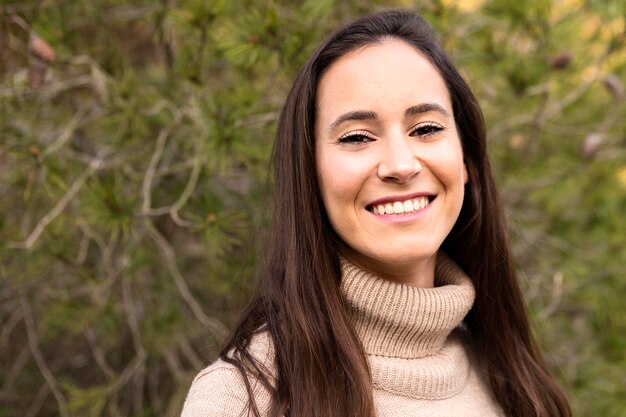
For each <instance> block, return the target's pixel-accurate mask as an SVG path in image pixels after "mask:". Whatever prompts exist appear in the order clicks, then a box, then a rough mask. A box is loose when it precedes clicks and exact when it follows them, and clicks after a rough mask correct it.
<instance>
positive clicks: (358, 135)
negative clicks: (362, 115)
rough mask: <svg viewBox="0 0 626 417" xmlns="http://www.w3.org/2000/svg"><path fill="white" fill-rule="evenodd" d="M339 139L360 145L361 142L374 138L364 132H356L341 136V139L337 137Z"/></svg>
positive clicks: (342, 141)
mask: <svg viewBox="0 0 626 417" xmlns="http://www.w3.org/2000/svg"><path fill="white" fill-rule="evenodd" d="M337 141H338V142H339V143H346V144H352V145H358V144H360V143H366V142H371V141H372V138H370V137H369V136H368V135H367V134H366V133H364V132H354V133H348V134H346V135H343V136H341V137H340V138H339V139H337Z"/></svg>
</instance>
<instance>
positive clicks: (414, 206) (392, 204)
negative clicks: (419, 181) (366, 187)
mask: <svg viewBox="0 0 626 417" xmlns="http://www.w3.org/2000/svg"><path fill="white" fill-rule="evenodd" d="M434 198H435V196H431V195H420V196H416V197H411V198H407V197H400V198H397V199H385V200H378V201H376V202H374V203H372V204H370V205H368V206H367V210H369V211H371V212H372V213H374V214H378V215H399V214H408V213H414V212H416V211H419V210H422V209H424V207H426V206H428V204H430V203H431V202H432V200H434Z"/></svg>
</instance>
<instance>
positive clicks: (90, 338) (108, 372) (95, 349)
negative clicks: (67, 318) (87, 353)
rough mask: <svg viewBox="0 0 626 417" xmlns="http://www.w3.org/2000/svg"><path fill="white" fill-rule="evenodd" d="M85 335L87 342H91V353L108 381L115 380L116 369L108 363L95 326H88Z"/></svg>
mask: <svg viewBox="0 0 626 417" xmlns="http://www.w3.org/2000/svg"><path fill="white" fill-rule="evenodd" d="M84 335H85V339H87V342H88V343H89V347H90V348H91V354H92V355H93V357H94V359H95V361H96V364H97V365H98V367H99V368H100V369H101V370H102V372H103V373H104V375H105V376H106V378H107V381H109V382H111V381H113V380H115V377H116V375H115V371H114V370H113V368H111V367H110V366H109V364H108V363H107V360H106V357H105V354H104V351H103V350H102V346H100V344H99V343H98V340H97V338H96V333H95V331H94V330H93V328H91V327H87V329H86V330H85V331H84Z"/></svg>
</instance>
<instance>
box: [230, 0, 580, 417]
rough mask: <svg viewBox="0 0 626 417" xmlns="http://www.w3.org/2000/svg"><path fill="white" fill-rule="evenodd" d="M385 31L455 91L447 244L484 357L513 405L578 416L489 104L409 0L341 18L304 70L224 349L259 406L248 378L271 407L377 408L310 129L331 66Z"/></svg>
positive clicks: (322, 411)
mask: <svg viewBox="0 0 626 417" xmlns="http://www.w3.org/2000/svg"><path fill="white" fill-rule="evenodd" d="M389 37H393V38H397V39H400V40H403V41H405V42H407V43H408V44H410V45H412V46H414V47H415V48H416V49H417V50H419V51H420V52H421V53H422V54H424V56H426V57H427V58H428V59H429V61H430V62H431V63H432V64H433V66H434V67H435V68H436V69H437V70H438V71H439V73H440V74H441V75H442V77H443V78H444V80H445V82H446V84H447V87H448V90H449V92H450V96H451V100H452V106H453V111H454V116H455V121H456V124H457V127H458V131H459V134H460V137H461V141H462V145H463V152H464V158H465V163H466V166H467V169H468V172H469V182H468V185H467V189H466V195H465V200H464V203H463V208H462V210H461V214H460V216H459V218H458V220H457V222H456V224H455V226H454V228H453V229H452V231H451V233H450V234H449V236H448V237H447V238H446V240H445V241H444V243H443V248H442V249H443V250H444V251H446V252H447V253H448V254H449V255H450V256H451V257H452V258H454V259H455V260H456V261H457V263H458V264H459V266H460V267H461V268H463V269H464V270H465V271H466V272H467V274H468V275H469V276H470V277H471V278H472V280H473V283H474V286H475V288H476V294H477V297H476V302H475V303H474V306H473V308H472V309H471V311H470V313H469V314H468V316H467V317H466V319H465V322H466V325H467V328H468V329H469V332H470V334H471V339H472V340H473V343H474V346H473V348H474V350H475V351H476V354H477V358H478V360H479V364H480V365H479V366H480V367H481V369H482V370H483V371H484V373H485V375H487V377H488V379H489V383H490V386H491V389H492V391H493V393H494V395H495V398H496V399H497V401H498V402H499V404H500V405H501V406H502V408H503V409H504V412H505V413H506V415H508V416H513V417H531V416H532V417H555V416H557V417H558V416H562V417H565V416H570V415H571V412H570V409H569V406H568V403H567V400H566V399H565V397H564V395H563V393H562V392H561V391H560V389H559V387H558V386H557V384H556V383H555V381H554V379H553V377H552V376H551V375H550V374H549V372H548V371H547V370H546V367H545V365H544V363H543V360H542V358H541V355H540V353H539V351H538V349H537V346H536V344H535V341H534V340H533V337H532V334H531V331H530V324H529V319H528V313H527V311H526V308H525V304H524V301H523V297H522V293H521V290H520V288H519V285H518V282H517V279H516V277H515V272H514V268H513V261H512V256H511V251H510V243H509V239H508V234H507V226H506V222H505V219H504V214H503V210H502V207H501V205H500V197H499V195H498V192H497V190H496V186H495V181H494V178H493V173H492V171H491V167H490V164H489V160H488V157H487V154H486V132H485V124H484V120H483V116H482V112H481V109H480V107H479V105H478V102H477V101H476V98H475V97H474V95H473V93H472V92H471V90H470V88H469V86H468V85H467V83H466V82H465V81H464V80H463V78H462V77H461V75H460V74H459V72H458V70H457V69H456V68H455V66H454V64H453V62H452V60H451V59H450V57H449V56H448V54H447V53H446V52H445V51H444V50H443V48H442V47H441V46H440V45H439V44H438V43H437V41H436V39H435V34H434V32H433V30H432V28H431V27H430V26H429V25H428V23H426V22H425V21H424V20H423V19H422V18H421V17H419V16H416V15H415V14H413V13H411V12H408V11H404V10H390V11H383V12H379V13H375V14H372V15H368V16H365V17H363V18H361V19H358V20H356V21H354V22H352V23H350V24H348V25H346V26H344V27H343V28H341V29H339V30H338V31H337V32H335V33H334V34H332V35H331V36H330V37H329V38H328V39H326V40H325V41H324V42H323V43H322V44H321V46H320V47H319V48H318V49H317V50H316V52H314V53H313V55H312V56H311V57H310V58H309V60H308V61H307V63H306V64H305V65H304V66H303V68H302V69H301V70H300V72H299V73H298V75H297V77H296V80H295V82H294V84H293V87H292V89H291V91H290V92H289V95H288V97H287V100H286V103H285V105H284V107H283V110H282V113H281V116H280V120H279V125H278V132H277V137H276V143H275V148H274V154H273V168H274V181H275V182H274V206H273V224H272V228H271V231H270V236H269V239H268V246H267V249H266V253H265V259H264V262H263V263H262V265H261V266H260V272H259V285H258V290H257V293H256V295H255V296H254V297H253V298H252V301H251V302H250V304H249V306H248V308H247V310H246V311H245V312H244V314H243V317H242V318H241V320H240V322H239V324H238V325H237V326H236V328H235V330H234V332H233V334H232V336H231V338H230V340H228V342H227V343H226V345H225V347H224V349H223V351H222V352H221V357H222V359H223V360H225V361H227V362H229V363H231V364H233V365H235V366H236V367H237V368H238V369H239V370H240V371H241V373H242V375H243V377H244V381H245V382H246V386H247V389H248V394H249V396H250V411H251V413H252V414H254V415H256V416H260V413H259V410H258V408H257V405H256V402H255V400H254V396H253V391H252V388H251V386H252V385H251V380H252V379H254V380H258V381H260V382H261V383H262V384H263V385H264V386H265V387H266V388H267V389H268V390H269V391H270V392H271V395H272V400H271V405H270V410H269V415H270V416H274V417H278V416H281V415H286V416H298V417H314V416H315V417H318V416H325V417H348V416H350V417H373V416H374V415H375V411H374V404H373V397H372V386H371V378H370V375H369V369H368V366H367V362H366V356H365V353H364V351H363V348H362V346H361V343H360V341H359V339H358V337H357V335H356V333H355V331H354V329H353V327H352V324H351V322H350V318H349V315H348V313H347V310H346V307H345V305H344V303H343V300H342V298H341V295H340V292H339V281H340V279H341V276H340V268H339V259H338V256H339V255H338V253H339V252H338V249H337V246H338V245H337V242H338V237H337V235H336V233H335V232H334V230H333V229H332V227H331V226H330V223H329V221H328V218H327V215H326V212H325V209H324V205H323V203H322V201H321V197H320V190H319V184H318V179H317V176H316V167H315V138H314V133H313V132H314V124H315V115H316V94H317V86H318V83H319V80H320V78H321V77H322V75H323V74H324V71H325V70H326V69H327V68H328V67H329V66H330V65H332V63H333V62H335V61H336V60H337V59H338V58H340V57H342V56H343V55H345V54H346V53H348V52H351V51H353V50H355V49H357V48H360V47H363V46H367V45H371V44H375V43H377V42H380V41H381V40H382V39H384V38H389ZM259 332H267V333H268V334H269V336H270V337H271V340H272V342H273V345H274V348H275V358H274V361H275V370H274V373H273V376H270V375H269V374H268V370H267V369H266V368H265V367H263V366H262V364H260V363H259V362H258V361H257V360H256V359H255V358H254V357H253V356H252V355H251V354H250V353H249V352H248V347H249V345H250V342H251V339H252V337H253V336H254V335H255V334H257V333H259Z"/></svg>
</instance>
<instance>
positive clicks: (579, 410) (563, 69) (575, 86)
mask: <svg viewBox="0 0 626 417" xmlns="http://www.w3.org/2000/svg"><path fill="white" fill-rule="evenodd" d="M390 6H402V7H408V8H410V9H412V10H414V11H416V12H418V13H421V14H423V15H424V16H425V17H426V19H427V20H429V21H430V22H431V23H432V24H433V25H434V26H435V27H436V28H437V30H438V31H439V33H440V36H441V41H442V42H443V44H444V45H445V47H446V48H447V49H448V50H449V51H450V52H451V53H452V55H453V56H454V57H455V58H456V59H457V61H458V63H459V64H460V66H461V67H462V68H463V70H464V72H465V74H466V76H467V77H468V79H469V80H470V82H471V84H472V86H473V88H474V89H475V91H476V93H477V94H478V96H479V99H480V101H481V103H482V105H483V108H484V111H485V115H486V118H487V121H488V126H489V146H490V150H491V153H492V158H493V163H494V166H495V169H496V173H497V176H498V180H499V182H500V184H501V187H502V191H503V193H504V197H505V201H506V205H507V210H508V214H509V218H510V223H511V233H512V237H513V241H514V250H515V254H516V259H517V262H518V267H519V271H520V277H521V279H522V283H523V286H524V289H525V292H526V295H527V299H528V302H529V305H530V307H531V311H532V314H533V319H534V322H535V325H536V330H537V333H538V337H539V340H540V341H541V344H542V346H543V348H544V349H545V351H546V353H547V357H548V359H549V362H550V363H551V366H552V367H553V369H554V371H555V373H556V374H557V375H558V378H559V380H560V381H561V383H562V384H563V385H564V387H565V388H566V390H567V392H568V393H569V396H570V398H571V400H572V404H573V408H574V411H575V414H576V415H582V416H607V417H621V416H626V405H625V403H624V398H626V356H625V355H624V352H625V351H626V314H624V305H623V298H624V296H625V295H626V275H625V274H624V272H623V271H624V267H623V263H624V261H626V221H624V215H625V214H626V129H625V128H626V121H625V120H626V117H625V116H626V108H625V101H626V92H625V89H624V80H626V42H625V41H626V19H625V16H626V1H624V0H614V1H611V2H607V1H601V0H563V1H550V0H533V1H524V2H518V1H514V0H493V1H481V0H465V1H452V0H448V1H443V0H422V1H416V2H412V1H408V0H404V1H399V0H398V1H391V0H389V1H371V0H359V1H357V0H347V1H337V0H305V1H293V0H282V1H279V0H272V1H264V2H259V1H252V0H230V1H227V0H215V1H208V0H159V1H156V0H154V1H147V0H124V1H122V0H94V1H92V0H89V1H86V0H78V1H71V2H67V1H61V0H47V1H31V0H22V1H17V0H13V1H11V0H3V1H2V3H1V6H0V104H1V107H0V126H1V128H2V130H1V137H0V195H1V196H2V198H1V200H0V245H1V246H0V247H1V249H0V250H1V252H0V260H1V265H0V274H1V275H0V276H1V278H2V279H1V281H0V323H1V325H2V327H1V328H0V417H10V416H11V417H12V416H26V417H28V416H54V415H61V416H135V417H139V416H141V417H148V416H176V415H177V414H178V413H179V411H180V408H181V406H182V401H183V400H184V396H185V394H186V391H187V389H188V386H189V383H190V381H191V378H192V377H193V375H194V374H195V373H196V372H197V371H198V370H199V369H200V368H201V367H203V366H204V365H206V364H207V363H208V362H210V361H211V360H212V359H214V358H215V354H216V351H217V348H218V346H219V342H220V340H221V339H222V338H223V336H224V335H225V333H226V329H227V328H228V326H229V325H231V324H232V322H233V320H234V319H235V317H236V315H237V311H239V309H240V308H241V306H242V304H243V303H244V302H245V298H246V297H245V295H246V293H247V292H248V291H249V289H250V286H251V282H252V278H253V276H254V269H255V268H254V265H255V263H256V261H257V257H258V253H259V252H261V251H262V247H260V245H261V244H262V238H260V236H262V235H263V231H264V230H265V229H266V226H267V219H268V213H269V211H270V210H271V208H269V207H267V204H268V200H267V198H266V196H267V194H268V187H269V185H268V157H269V154H270V151H271V146H272V140H273V134H274V131H275V126H276V119H277V113H278V111H279V109H280V106H281V103H282V102H283V100H284V97H285V95H286V92H287V89H288V87H289V85H290V82H291V80H292V79H293V77H294V74H295V72H296V71H297V69H298V67H299V66H300V65H301V64H302V63H303V61H304V60H305V59H306V57H307V56H308V54H309V53H310V52H311V51H312V49H313V48H314V47H315V45H316V44H317V43H318V42H319V41H320V40H321V39H322V38H323V37H324V36H325V35H326V34H328V33H329V32H330V31H331V30H333V29H334V28H336V27H337V26H338V25H339V24H341V23H342V22H345V21H347V20H349V19H351V18H353V17H355V16H358V15H359V14H362V13H364V12H368V11H373V10H377V9H379V8H383V7H390Z"/></svg>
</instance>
